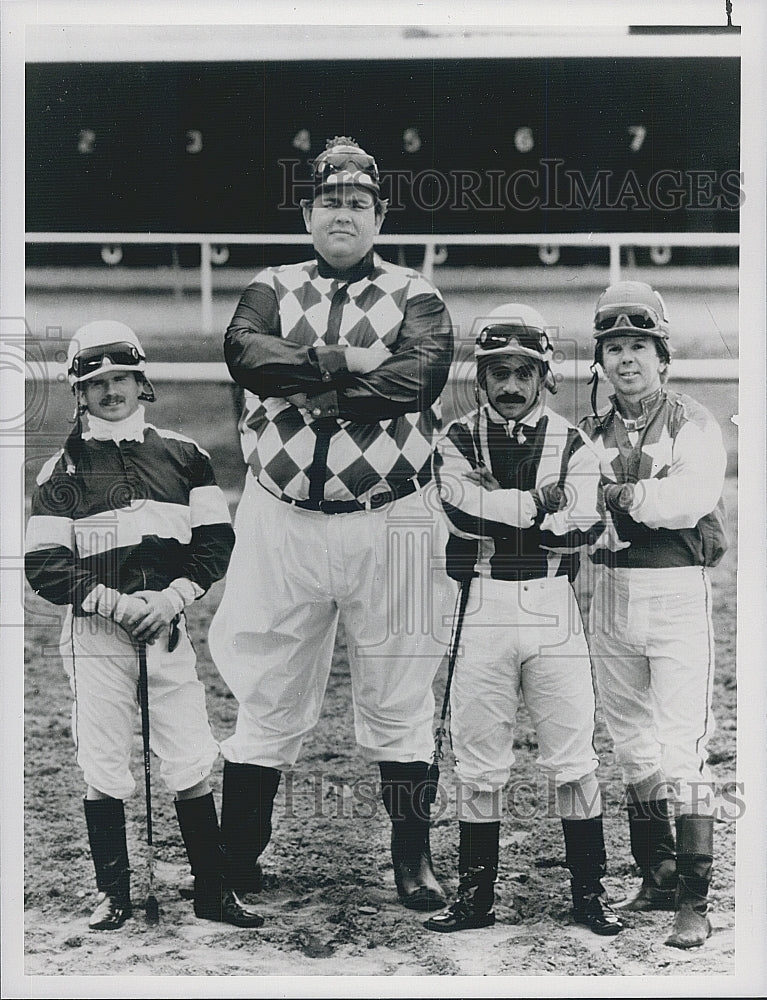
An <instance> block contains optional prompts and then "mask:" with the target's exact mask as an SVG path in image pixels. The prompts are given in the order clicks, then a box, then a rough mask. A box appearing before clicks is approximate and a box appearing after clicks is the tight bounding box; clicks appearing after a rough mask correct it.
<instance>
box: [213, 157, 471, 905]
mask: <svg viewBox="0 0 767 1000" xmlns="http://www.w3.org/2000/svg"><path fill="white" fill-rule="evenodd" d="M313 169H314V198H313V200H312V201H307V202H305V203H303V214H304V221H305V224H306V228H307V230H308V232H310V233H311V235H312V242H313V244H314V250H315V255H314V258H313V259H312V260H308V261H306V262H303V263H299V264H289V265H285V266H282V267H268V268H266V269H265V270H263V271H261V272H260V273H259V274H257V275H256V277H255V278H254V279H253V281H252V282H251V284H250V285H249V286H248V288H247V289H246V290H245V292H244V293H243V295H242V298H241V299H240V302H239V305H238V306H237V309H236V311H235V314H234V317H233V319H232V321H231V323H230V325H229V329H228V330H227V333H226V339H225V355H226V361H227V364H228V366H229V370H230V372H231V374H232V377H233V378H234V379H235V381H236V382H238V383H239V385H241V386H242V387H243V388H244V389H245V390H246V393H245V405H244V411H243V414H242V418H241V421H240V432H241V441H242V449H243V455H244V458H245V461H246V462H247V465H248V471H247V474H246V484H245V489H244V493H243V496H242V499H241V501H240V505H239V509H238V511H237V517H236V522H235V532H236V536H237V540H236V544H235V550H234V553H233V557H232V563H231V566H230V568H229V573H228V576H227V584H226V590H225V594H224V597H223V599H222V602H221V605H220V608H219V610H218V612H217V615H216V617H215V619H214V622H213V625H212V627H211V633H210V647H211V652H212V654H213V657H214V659H215V662H216V665H217V667H218V669H219V671H220V672H221V675H222V676H223V678H224V680H225V681H226V683H227V684H228V685H229V687H230V688H231V690H232V691H233V693H234V695H235V696H236V698H237V700H238V702H239V710H238V717H237V725H236V731H235V733H234V734H233V735H232V736H231V737H230V738H229V739H228V740H226V741H225V742H224V744H223V752H224V756H225V758H226V762H225V766H224V791H223V811H222V827H223V834H224V838H225V846H226V851H227V855H228V857H229V859H230V864H231V867H232V872H233V877H234V879H235V881H236V882H237V884H238V885H239V886H240V887H241V888H243V889H248V888H254V887H257V886H258V885H259V881H260V867H259V864H258V858H259V856H260V854H261V852H262V851H263V849H264V847H265V846H266V844H267V843H268V841H269V837H270V835H271V817H272V810H273V801H274V797H275V795H276V792H277V789H278V786H279V782H280V777H281V773H282V771H283V770H285V769H286V768H290V767H292V766H293V765H294V764H295V762H296V760H297V758H298V756H299V752H300V749H301V744H302V741H303V739H304V737H305V736H306V734H307V733H308V732H310V731H311V729H312V728H313V727H314V726H315V725H316V723H317V721H318V718H319V714H320V709H321V707H322V701H323V697H324V693H325V687H326V684H327V680H328V675H329V670H330V663H331V656H332V652H333V646H334V641H335V635H336V629H337V626H338V623H339V620H342V621H343V624H344V627H345V631H346V636H347V644H348V655H349V663H350V669H351V679H352V695H353V702H354V720H355V736H356V739H357V742H358V743H359V745H360V746H361V747H362V748H363V749H364V751H365V752H366V755H367V756H368V758H369V759H370V760H372V761H375V762H377V763H378V764H379V767H380V772H381V782H382V795H383V800H384V804H385V806H386V808H387V811H388V812H389V815H390V817H391V821H392V861H393V865H394V875H395V881H396V885H397V890H398V893H399V896H400V898H401V899H402V901H403V902H404V904H405V905H406V906H408V907H410V908H413V909H421V910H423V909H427V910H428V909H436V908H438V907H439V906H441V905H444V902H445V897H444V895H443V893H442V890H441V888H440V886H439V883H438V882H437V880H436V878H435V876H434V873H433V871H432V867H431V859H430V851H429V805H430V800H431V799H432V798H433V795H434V792H435V785H434V780H433V778H434V776H433V772H432V771H430V769H429V767H428V765H427V761H428V760H429V757H430V755H431V750H432V722H433V715H434V698H433V694H432V681H433V679H434V676H435V674H436V671H437V669H438V667H439V664H440V662H441V660H442V657H443V654H444V652H445V649H446V647H447V645H448V642H449V635H447V634H446V625H447V624H448V623H449V620H450V615H451V613H452V610H453V605H454V599H455V593H454V590H453V587H452V584H451V583H450V581H448V580H447V579H446V578H445V575H444V573H443V572H441V570H440V567H439V561H440V559H441V558H442V553H443V552H444V543H445V529H444V527H443V524H442V521H441V518H440V517H439V515H438V513H437V509H436V507H437V505H436V504H435V503H434V502H433V501H431V502H430V497H431V495H432V490H431V484H430V481H431V471H430V466H431V455H432V450H433V446H434V439H435V435H436V432H437V431H438V430H439V427H440V409H439V402H438V397H439V394H440V392H441V391H442V389H443V387H444V385H445V382H446V380H447V376H448V372H449V368H450V363H451V360H452V354H453V339H452V328H451V323H450V318H449V316H448V313H447V310H446V308H445V305H444V302H443V301H442V297H441V295H440V294H439V292H438V291H437V290H436V289H435V288H434V286H433V285H432V284H431V283H430V282H429V281H427V280H426V279H425V278H424V277H423V276H422V275H420V274H419V273H417V272H416V271H413V270H411V269H408V268H403V267H398V266H396V265H394V264H390V263H388V262H386V261H384V260H382V259H381V257H380V256H379V255H378V254H377V253H376V252H375V251H374V249H373V244H374V240H375V237H376V235H377V233H378V232H379V231H380V228H381V225H382V223H383V220H384V215H385V212H386V203H385V202H384V201H382V200H381V199H380V185H379V178H378V170H377V167H376V164H375V161H374V160H373V158H372V157H371V156H370V155H369V154H367V153H366V152H365V151H364V150H362V149H360V148H359V146H358V145H357V144H356V143H355V142H354V141H353V140H349V139H347V138H345V137H342V138H340V139H339V138H337V139H336V140H333V141H331V142H329V143H328V148H327V149H326V150H325V151H324V152H322V153H321V154H320V155H319V156H318V157H317V158H316V159H315V161H314V164H313Z"/></svg>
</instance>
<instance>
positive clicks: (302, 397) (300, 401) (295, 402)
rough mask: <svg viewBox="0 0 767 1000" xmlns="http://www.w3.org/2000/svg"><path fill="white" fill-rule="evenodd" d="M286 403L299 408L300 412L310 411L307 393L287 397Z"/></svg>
mask: <svg viewBox="0 0 767 1000" xmlns="http://www.w3.org/2000/svg"><path fill="white" fill-rule="evenodd" d="M285 402H286V403H290V404H291V405H292V406H295V407H297V408H298V409H299V410H306V411H307V412H308V410H309V402H308V400H307V398H306V393H305V392H294V393H293V395H292V396H286V397H285Z"/></svg>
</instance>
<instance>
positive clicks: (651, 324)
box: [594, 305, 666, 334]
mask: <svg viewBox="0 0 767 1000" xmlns="http://www.w3.org/2000/svg"><path fill="white" fill-rule="evenodd" d="M616 329H628V330H641V331H645V332H654V333H658V332H661V331H662V332H663V333H664V334H665V332H666V330H665V326H664V323H663V318H662V317H661V316H660V314H659V313H657V312H656V311H655V309H652V308H651V307H650V306H644V305H621V306H605V307H604V308H603V309H600V310H599V311H598V312H597V314H596V316H595V317H594V330H595V331H596V333H608V332H609V331H610V330H616Z"/></svg>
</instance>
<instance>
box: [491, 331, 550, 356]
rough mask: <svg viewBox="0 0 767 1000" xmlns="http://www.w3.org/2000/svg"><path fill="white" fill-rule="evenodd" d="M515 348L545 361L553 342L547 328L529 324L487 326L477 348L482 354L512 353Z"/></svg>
mask: <svg viewBox="0 0 767 1000" xmlns="http://www.w3.org/2000/svg"><path fill="white" fill-rule="evenodd" d="M515 349H516V350H518V351H519V353H520V354H533V355H535V356H536V357H538V358H540V359H541V360H542V361H543V360H545V359H546V355H547V353H548V352H549V351H550V349H551V344H550V342H549V338H548V336H547V334H546V331H545V330H539V329H536V328H535V327H529V326H507V325H502V324H499V325H497V326H486V327H485V328H484V329H483V330H481V331H480V333H479V336H478V337H477V345H476V350H477V353H478V354H481V355H484V354H492V353H493V352H494V351H498V352H501V353H505V354H511V353H514V352H515Z"/></svg>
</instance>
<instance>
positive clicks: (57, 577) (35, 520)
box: [24, 463, 98, 606]
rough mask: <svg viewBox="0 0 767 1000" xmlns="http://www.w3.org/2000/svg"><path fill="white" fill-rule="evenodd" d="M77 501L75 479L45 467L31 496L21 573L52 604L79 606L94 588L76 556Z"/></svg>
mask: <svg viewBox="0 0 767 1000" xmlns="http://www.w3.org/2000/svg"><path fill="white" fill-rule="evenodd" d="M79 501H80V492H79V487H78V484H77V482H76V480H75V479H74V478H73V477H71V476H66V475H63V474H61V473H59V472H58V470H57V467H56V463H53V465H51V464H50V463H49V464H48V465H46V466H45V468H44V469H43V471H42V472H41V473H40V475H39V476H38V481H37V485H36V486H35V490H34V493H33V495H32V511H31V516H30V518H29V521H28V522H27V529H26V534H25V539H24V571H25V573H26V577H27V580H28V581H29V585H30V587H32V589H33V590H34V592H35V593H36V594H39V595H40V597H42V598H44V599H45V600H46V601H50V602H51V604H58V605H66V604H75V605H77V606H80V605H81V604H82V601H83V600H84V599H85V597H86V596H87V594H89V593H90V591H91V590H93V588H94V587H95V586H96V585H97V583H98V580H97V579H96V577H95V576H94V574H93V573H92V572H90V571H88V570H87V569H84V568H83V566H82V565H81V563H80V560H79V558H78V557H77V554H76V551H75V549H76V545H75V532H74V515H75V513H76V511H77V506H78V503H79Z"/></svg>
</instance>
